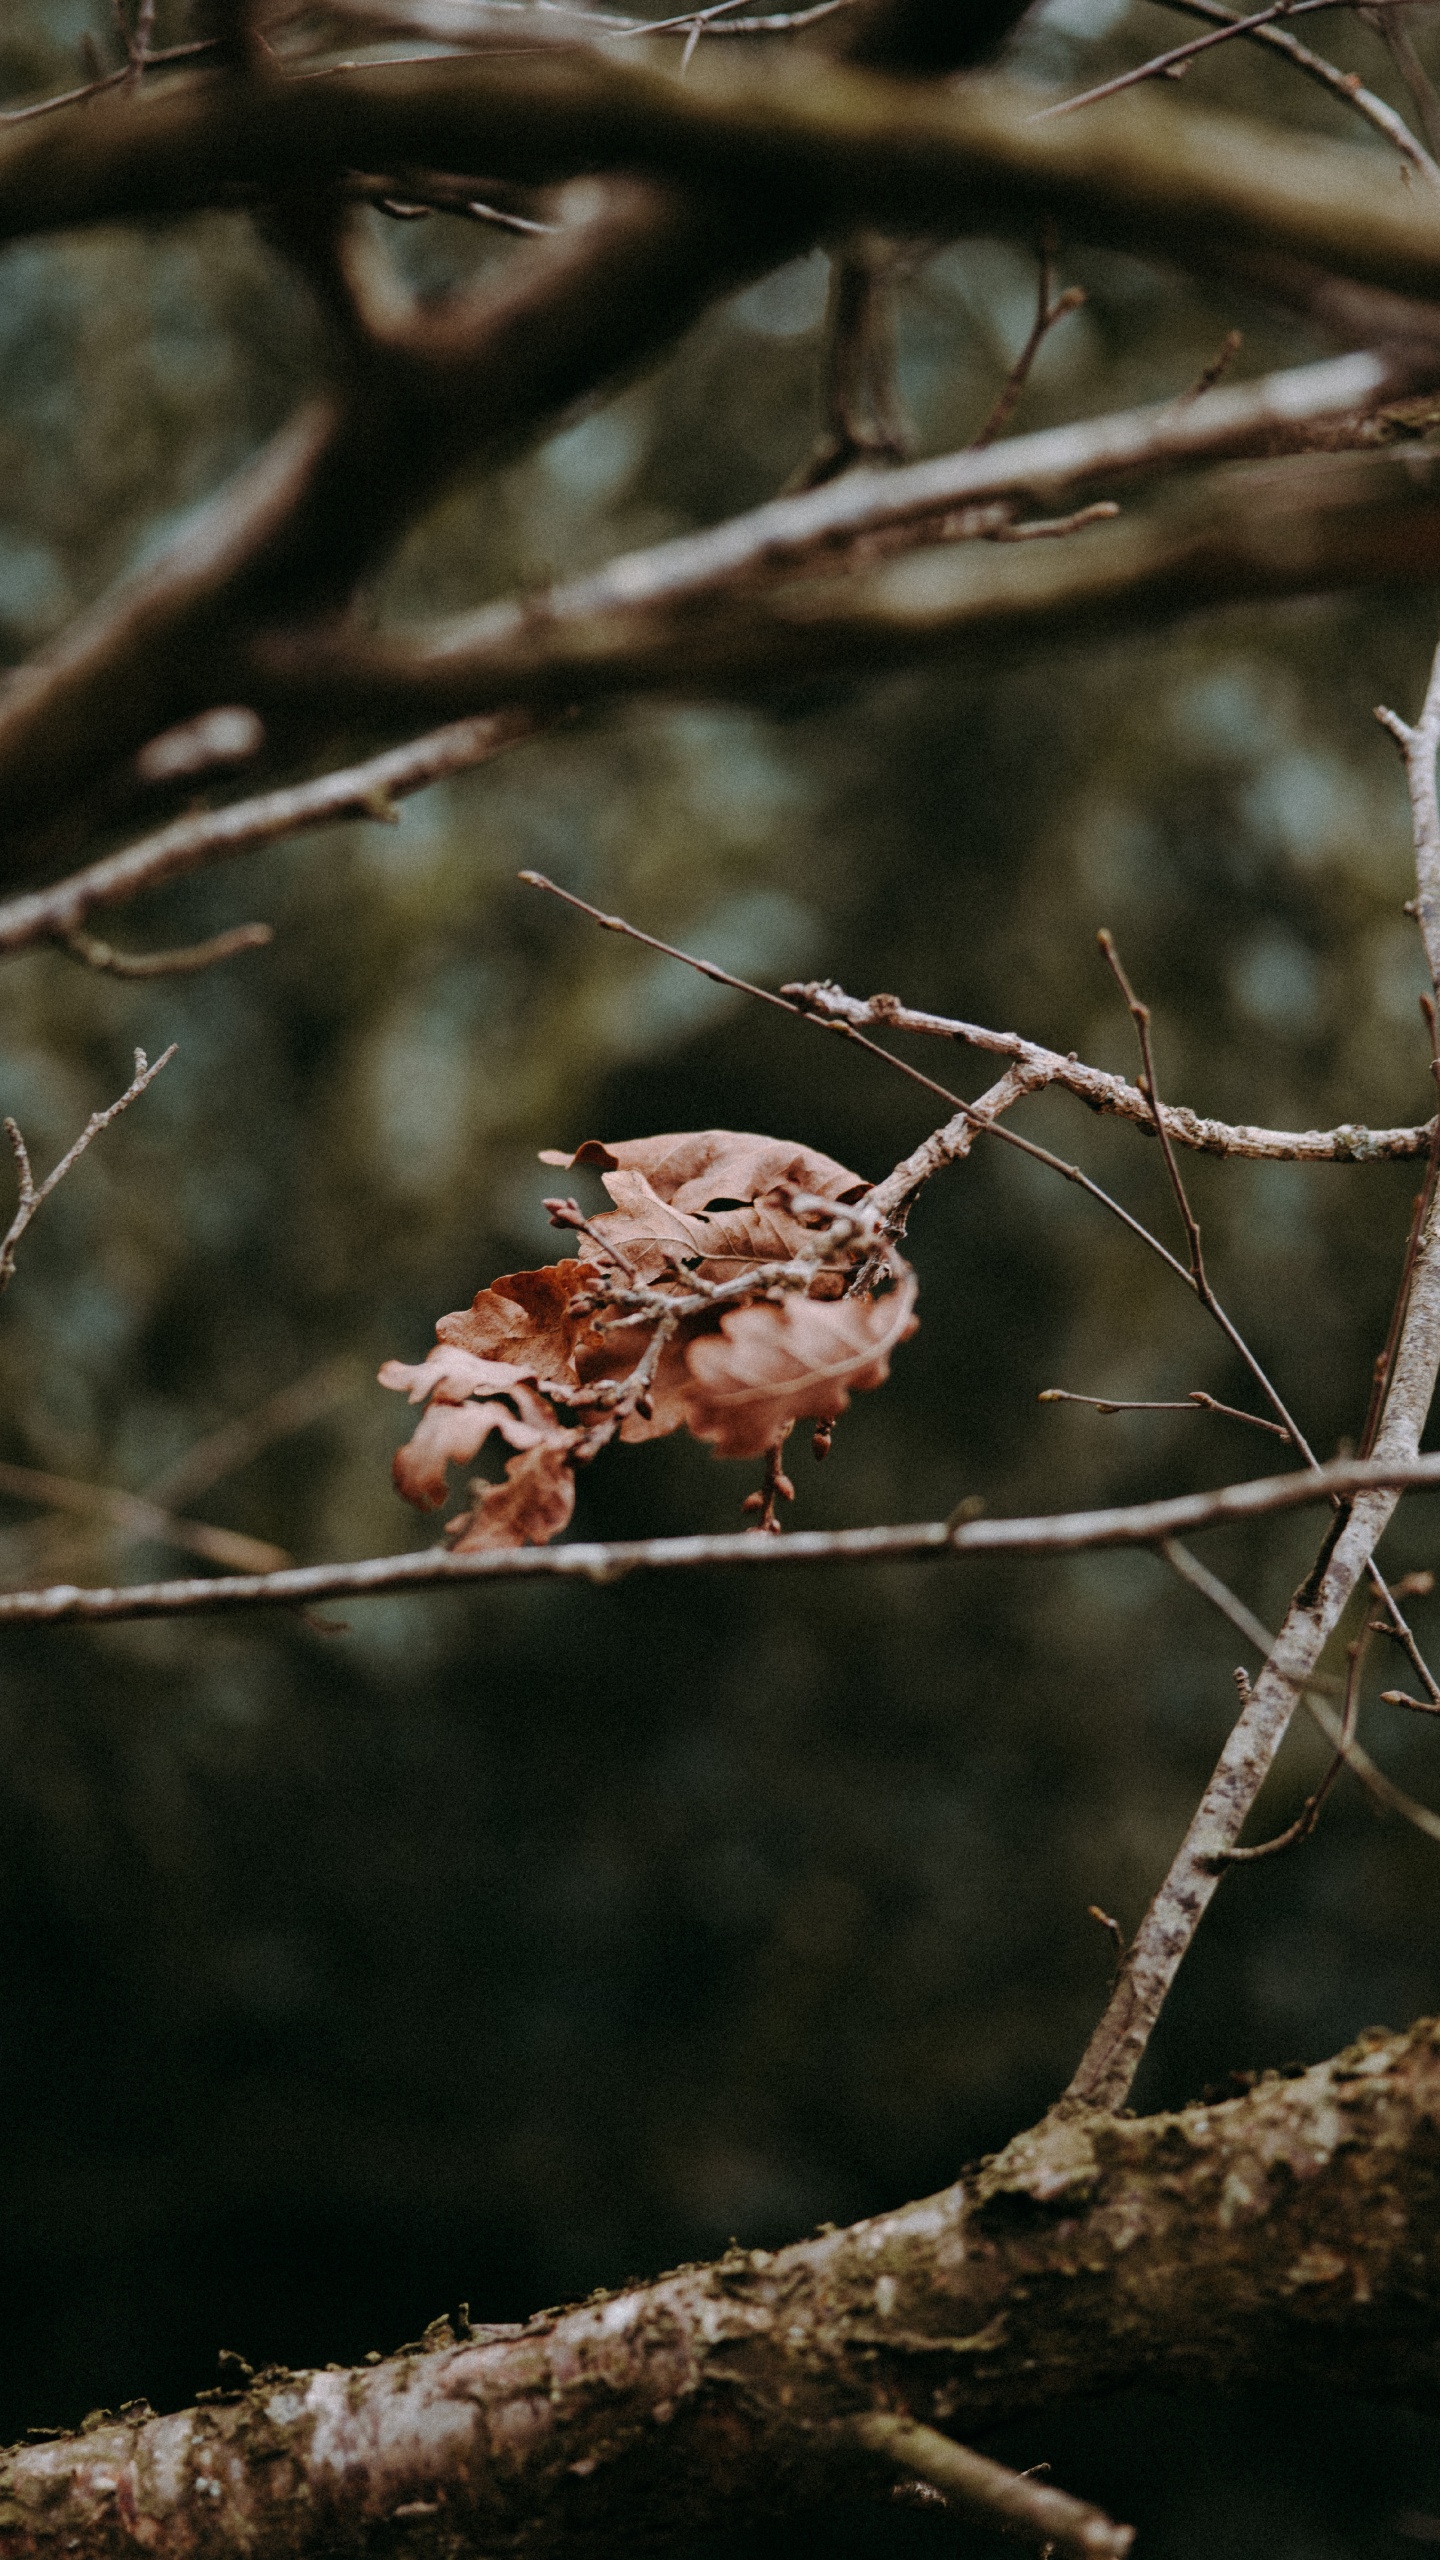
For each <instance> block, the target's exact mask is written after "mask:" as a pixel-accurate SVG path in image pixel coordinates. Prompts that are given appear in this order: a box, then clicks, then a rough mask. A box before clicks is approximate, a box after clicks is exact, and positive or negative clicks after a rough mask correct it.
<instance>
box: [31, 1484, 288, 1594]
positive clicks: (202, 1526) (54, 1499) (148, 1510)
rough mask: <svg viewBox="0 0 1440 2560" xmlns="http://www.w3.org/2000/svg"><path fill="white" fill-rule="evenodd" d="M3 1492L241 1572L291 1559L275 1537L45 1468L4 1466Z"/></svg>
mask: <svg viewBox="0 0 1440 2560" xmlns="http://www.w3.org/2000/svg"><path fill="white" fill-rule="evenodd" d="M0 1493H3V1494H9V1495H10V1496H11V1497H12V1498H13V1499H14V1500H15V1501H16V1502H35V1503H39V1504H40V1505H41V1506H42V1507H43V1508H44V1509H45V1510H46V1511H69V1512H75V1513H78V1514H79V1515H80V1516H81V1517H82V1518H85V1519H92V1520H93V1519H95V1518H96V1517H98V1518H100V1519H102V1520H105V1521H107V1522H109V1523H110V1524H111V1525H112V1526H113V1527H115V1528H117V1529H123V1530H125V1531H126V1533H127V1535H128V1536H130V1537H132V1538H149V1539H153V1540H155V1541H156V1542H157V1543H158V1544H159V1545H161V1546H166V1547H184V1548H188V1550H189V1551H190V1553H191V1554H192V1555H197V1556H204V1557H206V1558H207V1559H208V1561H209V1562H210V1563H211V1564H219V1565H226V1566H228V1567H229V1568H230V1569H231V1570H232V1571H234V1572H237V1573H250V1574H256V1573H276V1572H279V1571H282V1570H283V1569H284V1568H285V1567H286V1566H287V1565H288V1564H289V1562H290V1558H289V1556H288V1555H287V1553H286V1551H285V1549H284V1548H283V1547H277V1546H275V1545H274V1544H273V1543H272V1541H271V1540H270V1539H269V1538H250V1537H246V1536H245V1535H244V1534H243V1532H242V1531H240V1530H238V1529H215V1528H212V1527H211V1525H210V1523H209V1522H208V1521H205V1520H182V1519H179V1518H177V1516H176V1514H175V1513H174V1512H173V1511H169V1510H167V1509H166V1508H165V1507H164V1506H163V1505H162V1504H161V1503H158V1502H154V1501H150V1500H147V1498H146V1497H145V1496H144V1495H143V1494H138V1493H124V1492H122V1491H121V1490H120V1489H119V1487H118V1486H113V1485H103V1484H84V1483H80V1482H77V1481H76V1480H75V1479H73V1478H72V1477H70V1476H53V1475H50V1474H48V1473H46V1471H45V1470H44V1469H43V1468H40V1467H17V1466H12V1465H9V1464H0Z"/></svg>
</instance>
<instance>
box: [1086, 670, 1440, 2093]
mask: <svg viewBox="0 0 1440 2560" xmlns="http://www.w3.org/2000/svg"><path fill="white" fill-rule="evenodd" d="M1379 716H1380V717H1381V718H1382V720H1383V721H1384V723H1385V725H1386V727H1387V728H1389V729H1390V730H1391V731H1392V733H1393V734H1394V735H1395V736H1396V737H1397V738H1398V739H1399V740H1400V743H1401V746H1402V748H1403V749H1404V753H1405V760H1406V771H1407V776H1408V780H1409V785H1410V798H1411V811H1412V819H1413V826H1414V837H1415V865H1416V878H1417V883H1418V894H1417V898H1416V901H1415V912H1416V915H1417V918H1418V920H1419V923H1420V928H1421V933H1422V936H1423V938H1424V942H1425V952H1426V958H1427V960H1428V961H1429V964H1430V970H1431V978H1432V984H1433V983H1437V982H1440V806H1437V797H1436V777H1435V756H1436V750H1437V745H1440V650H1437V652H1436V656H1435V662H1434V665H1433V667H1432V670H1431V677H1430V684H1429V687H1428V690H1427V693H1426V698H1425V707H1424V710H1423V711H1422V714H1421V717H1420V720H1419V722H1418V723H1417V725H1416V726H1415V727H1414V728H1413V729H1412V728H1411V727H1410V726H1409V725H1408V724H1407V723H1406V722H1404V721H1401V720H1399V719H1397V717H1396V715H1395V714H1394V713H1393V712H1382V713H1381V714H1380V715H1379ZM1401 1288H1402V1294H1403V1295H1404V1297H1405V1312H1404V1317H1403V1320H1402V1322H1401V1325H1400V1328H1399V1333H1398V1338H1397V1340H1396V1347H1395V1357H1394V1361H1393V1363H1392V1366H1391V1370H1390V1374H1389V1377H1388V1380H1387V1383H1386V1391H1385V1401H1384V1408H1383V1413H1382V1416H1381V1419H1380V1424H1379V1428H1378V1430H1377V1431H1376V1435H1375V1444H1374V1445H1375V1451H1376V1455H1377V1457H1381V1458H1384V1459H1387V1460H1388V1459H1395V1460H1396V1461H1402V1460H1404V1459H1407V1458H1413V1456H1414V1454H1415V1452H1416V1451H1417V1449H1418V1448H1419V1444H1420V1436H1421V1433H1422V1431H1423V1430H1424V1427H1425V1422H1426V1418H1427V1416H1428V1414H1429V1410H1430V1404H1431V1399H1432V1397H1433V1395H1434V1392H1435V1381H1436V1375H1437V1372H1440V1217H1437V1215H1436V1211H1435V1207H1434V1204H1433V1201H1432V1205H1431V1208H1430V1213H1429V1216H1428V1219H1427V1221H1426V1223H1425V1225H1424V1227H1423V1229H1422V1231H1421V1233H1420V1235H1419V1237H1418V1238H1417V1240H1416V1244H1415V1249H1414V1255H1413V1263H1412V1262H1411V1260H1410V1258H1409V1257H1408V1256H1407V1270H1406V1274H1405V1275H1404V1277H1403V1278H1402V1283H1401ZM1297 1445H1299V1446H1301V1447H1302V1448H1303V1447H1304V1444H1303V1442H1297ZM1306 1454H1307V1455H1308V1452H1307V1453H1306ZM1321 1472H1323V1471H1321ZM1315 1480H1316V1481H1318V1475H1317V1477H1316V1479H1315ZM1396 1500H1397V1496H1396V1494H1395V1493H1394V1492H1393V1491H1392V1492H1388V1493H1386V1492H1378V1491H1377V1492H1373V1493H1369V1494H1362V1495H1361V1496H1360V1497H1359V1498H1358V1499H1357V1500H1355V1501H1354V1502H1353V1503H1350V1502H1344V1503H1342V1505H1341V1507H1340V1509H1339V1510H1338V1511H1337V1514H1336V1519H1335V1522H1334V1525H1333V1527H1332V1529H1331V1532H1330V1535H1329V1536H1328V1538H1327V1539H1326V1541H1325V1543H1324V1545H1323V1546H1322V1548H1321V1551H1320V1554H1319V1556H1318V1558H1317V1559H1316V1563H1315V1565H1314V1567H1313V1569H1312V1571H1311V1573H1310V1576H1309V1578H1308V1579H1307V1581H1306V1582H1305V1583H1304V1584H1303V1585H1302V1587H1301V1589H1300V1590H1299V1592H1297V1594H1296V1596H1295V1598H1294V1600H1293V1601H1292V1602H1291V1605H1290V1607H1289V1609H1288V1611H1287V1612H1286V1616H1285V1622H1284V1624H1283V1626H1282V1627H1281V1630H1280V1633H1279V1635H1278V1637H1277V1639H1276V1641H1275V1644H1274V1646H1273V1648H1272V1650H1271V1652H1270V1654H1269V1657H1268V1659H1267V1661H1266V1663H1265V1666H1264V1669H1263V1670H1262V1671H1261V1674H1260V1677H1259V1679H1258V1680H1257V1681H1256V1682H1255V1685H1254V1688H1253V1690H1252V1691H1251V1692H1250V1694H1249V1695H1248V1696H1247V1698H1246V1699H1245V1701H1244V1704H1243V1705H1242V1708H1241V1713H1240V1715H1239V1717H1238V1719H1237V1721H1236V1723H1235V1726H1234V1728H1233V1730H1232V1731H1231V1734H1230V1737H1229V1739H1228V1741H1227V1742H1226V1745H1225V1748H1224V1750H1223V1751H1222V1753H1221V1755H1220V1759H1219V1762H1218V1763H1217V1765H1216V1768H1215V1771H1214V1773H1213V1775H1212V1777H1211V1779H1210V1782H1209V1784H1208V1785H1207V1787H1206V1789H1205V1793H1204V1795H1203V1797H1202V1799H1201V1801H1200V1804H1199V1806H1198V1807H1197V1809H1196V1812H1195V1814H1194V1816H1193V1818H1192V1820H1191V1822H1190V1825H1189V1828H1188V1830H1187V1832H1186V1835H1185V1839H1184V1841H1183V1842H1182V1844H1181V1847H1180V1850H1179V1852H1178V1853H1177V1855H1176V1857H1175V1859H1174V1861H1173V1863H1172V1865H1171V1868H1170V1872H1169V1874H1168V1875H1167V1877H1166V1878H1165V1881H1164V1883H1163V1884H1162V1885H1161V1887H1160V1890H1159V1892H1158V1893H1157V1894H1156V1896H1155V1899H1154V1901H1153V1902H1152V1903H1151V1905H1150V1908H1149V1910H1148V1911H1147V1913H1146V1915H1145V1918H1144V1920H1143V1921H1142V1923H1141V1925H1140V1928H1139V1930H1138V1932H1137V1934H1136V1937H1135V1939H1134V1941H1133V1943H1132V1945H1131V1949H1130V1953H1129V1955H1128V1957H1127V1958H1126V1962H1125V1967H1124V1970H1123V1972H1122V1974H1121V1977H1120V1980H1119V1982H1118V1983H1117V1985H1116V1988H1115V1991H1114V1993H1113V1995H1112V1997H1111V2000H1110V2002H1109V2005H1108V2006H1107V2009H1106V2011H1105V2015H1104V2017H1103V2018H1102V2019H1101V2021H1100V2024H1099V2025H1098V2027H1097V2028H1096V2030H1095V2033H1094V2035H1093V2036H1092V2037H1091V2039H1090V2043H1089V2045H1088V2047H1087V2048H1086V2052H1085V2055H1084V2057H1083V2059H1082V2061H1081V2063H1080V2066H1079V2069H1078V2070H1077V2072H1076V2074H1075V2076H1074V2078H1073V2080H1072V2081H1071V2083H1070V2088H1069V2090H1068V2092H1067V2096H1068V2097H1069V2098H1070V2099H1071V2100H1073V2101H1077V2102H1080V2103H1083V2104H1086V2105H1091V2106H1114V2105H1118V2104H1120V2103H1122V2102H1123V2100H1124V2098H1125V2096H1126V2095H1127V2093H1128V2091H1129V2089H1130V2086H1131V2083H1132V2081H1133V2079H1134V2076H1135V2073H1136V2070H1137V2069H1138V2067H1139V2064H1140V2061H1141V2058H1142V2056H1143V2054H1144V2052H1145V2048H1146V2045H1147V2044H1148V2042H1149V2039H1150V2035H1151V2032H1152V2030H1153V2028H1154V2025H1155V2022H1156V2020H1157V2019H1158V2017H1159V2015H1160V2011H1161V2009H1162V2007H1163V2005H1164V2002H1165V1999H1166V1996H1167V1994H1168V1992H1169V1989H1170V1985H1171V1983H1172V1982H1173V1980H1174V1978H1175V1975H1176V1973H1177V1971H1178V1970H1179V1967H1180V1965H1181V1964H1182V1962H1183V1961H1184V1958H1185V1954H1186V1952H1187V1950H1188V1948H1189V1946H1190V1943H1191V1941H1192V1939H1193V1937H1194V1935H1195V1931H1196V1930H1197V1928H1198V1927H1199V1925H1200V1922H1201V1920H1202V1919H1203V1918H1204V1915H1205V1912H1206V1910H1207V1908H1208V1906H1209V1904H1210V1901H1211V1899H1212V1897H1213V1895H1214V1893H1215V1890H1216V1886H1217V1884H1218V1882H1219V1879H1220V1877H1221V1875H1222V1874H1223V1873H1224V1871H1225V1865H1226V1862H1227V1858H1228V1853H1229V1852H1230V1851H1231V1850H1233V1849H1234V1848H1236V1847H1237V1846H1238V1844H1239V1839H1240V1834H1241V1831H1242V1829H1243V1827H1244V1824H1245V1821H1246V1818H1247V1816H1248V1814H1249V1811H1250V1808H1251V1806H1252V1805H1253V1803H1254V1801H1255V1799H1256V1797H1257V1795H1258V1794H1259V1792H1260V1789H1261V1787H1262V1786H1263V1784H1264V1782H1265V1779H1266V1777H1267V1776H1268V1774H1269V1771H1270V1769H1271V1767H1272V1765H1273V1763H1274V1759H1275V1754H1276V1752H1277V1751H1278V1749H1279V1747H1280V1744H1281V1742H1282V1741H1283V1739H1284V1737H1285V1734H1286V1733H1287V1731H1288V1730H1289V1726H1290V1720H1291V1717H1292V1716H1293V1714H1294V1711H1295V1707H1296V1705H1297V1703H1298V1701H1299V1699H1300V1697H1301V1695H1302V1694H1303V1692H1304V1690H1305V1688H1306V1686H1307V1684H1308V1682H1309V1680H1310V1678H1311V1676H1312V1675H1313V1673H1314V1671H1315V1669H1316V1668H1317V1666H1318V1663H1319V1660H1320V1656H1321V1653H1322V1651H1323V1649H1324V1646H1325V1644H1326V1642H1327V1640H1328V1638H1329V1636H1330V1635H1331V1633H1332V1632H1333V1630H1334V1628H1335V1627H1336V1625H1337V1624H1338V1622H1339V1620H1340V1617H1341V1615H1342V1613H1343V1611H1344V1609H1345V1607H1346V1605H1347V1603H1348V1602H1349V1599H1350V1597H1351V1594H1352V1592H1353V1591H1354V1589H1355V1587H1356V1585H1357V1583H1358V1582H1360V1581H1361V1580H1362V1579H1363V1578H1365V1577H1367V1576H1368V1577H1370V1578H1371V1579H1372V1580H1373V1582H1374V1584H1375V1587H1376V1589H1377V1590H1378V1591H1379V1592H1380V1594H1381V1596H1382V1599H1383V1600H1384V1601H1385V1602H1386V1603H1387V1606H1388V1611H1389V1614H1390V1616H1391V1620H1392V1623H1393V1624H1394V1625H1395V1626H1396V1630H1397V1632H1402V1631H1403V1638H1404V1639H1407V1640H1408V1642H1407V1650H1409V1651H1410V1653H1411V1657H1412V1659H1415V1660H1418V1658H1419V1657H1418V1649H1417V1648H1416V1647H1415V1644H1414V1638H1413V1636H1411V1635H1410V1631H1409V1629H1408V1627H1407V1626H1406V1625H1405V1621H1404V1619H1403V1617H1402V1616H1401V1613H1400V1610H1399V1608H1398V1604H1397V1603H1396V1602H1395V1601H1394V1599H1393V1598H1392V1597H1391V1595H1390V1594H1389V1592H1388V1591H1387V1590H1386V1588H1385V1585H1384V1583H1383V1581H1382V1580H1381V1578H1380V1577H1379V1575H1378V1572H1377V1571H1376V1569H1375V1566H1374V1550H1375V1547H1376V1545H1377V1544H1378V1542H1379V1539H1380V1536H1381V1534H1382V1532H1383V1531H1384V1529H1385V1527H1386V1525H1387V1523H1388V1522H1389V1520H1390V1518H1391V1515H1392V1513H1393V1512H1394V1509H1395V1504H1396ZM1425 1678H1426V1686H1427V1688H1431V1689H1433V1687H1434V1683H1433V1681H1432V1680H1431V1678H1430V1675H1429V1674H1428V1672H1427V1673H1426V1675H1425Z"/></svg>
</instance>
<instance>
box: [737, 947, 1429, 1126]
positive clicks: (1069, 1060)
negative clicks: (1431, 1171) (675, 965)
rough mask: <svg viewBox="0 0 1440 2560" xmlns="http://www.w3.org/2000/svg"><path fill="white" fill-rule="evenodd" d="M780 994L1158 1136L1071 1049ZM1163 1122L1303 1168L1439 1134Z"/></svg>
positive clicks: (813, 987) (1111, 1081)
mask: <svg viewBox="0 0 1440 2560" xmlns="http://www.w3.org/2000/svg"><path fill="white" fill-rule="evenodd" d="M781 993H782V995H786V996H789V997H790V998H791V999H792V1000H793V1001H794V1002H795V1003H796V1004H800V1005H803V1006H804V1007H805V1010H806V1011H807V1012H809V1013H817V1014H819V1015H820V1016H821V1017H822V1018H823V1019H824V1020H826V1021H835V1022H848V1023H851V1024H852V1025H853V1026H854V1027H855V1028H856V1029H860V1028H861V1027H862V1026H864V1025H868V1024H873V1025H874V1026H875V1028H876V1029H877V1030H879V1029H890V1030H895V1031H911V1032H921V1033H925V1034H928V1035H929V1036H930V1037H931V1038H933V1039H938V1040H954V1041H956V1042H958V1043H960V1044H962V1045H963V1046H965V1047H967V1048H972V1049H980V1050H983V1051H985V1052H987V1053H988V1054H989V1055H990V1056H991V1057H997V1058H1013V1059H1014V1060H1015V1061H1016V1063H1017V1064H1018V1065H1022V1066H1027V1067H1030V1068H1031V1069H1033V1071H1034V1073H1035V1075H1036V1077H1037V1079H1038V1081H1039V1082H1040V1083H1043V1084H1046V1085H1058V1086H1059V1087H1060V1088H1061V1089H1062V1090H1063V1091H1064V1092H1066V1093H1071V1094H1073V1095H1074V1096H1075V1098H1076V1100H1077V1101H1079V1102H1083V1103H1085V1104H1086V1105H1087V1107H1088V1108H1089V1109H1090V1110H1092V1111H1097V1112H1101V1113H1104V1114H1107V1115H1110V1116H1113V1117H1115V1118H1117V1119H1121V1120H1128V1121H1130V1122H1131V1123H1132V1125H1133V1126H1134V1127H1136V1128H1139V1129H1141V1130H1143V1131H1144V1132H1145V1133H1146V1135H1147V1136H1150V1137H1153V1136H1154V1135H1155V1109H1154V1105H1153V1103H1152V1102H1151V1099H1150V1096H1149V1095H1148V1094H1145V1093H1142V1092H1141V1090H1140V1088H1139V1086H1138V1085H1133V1084H1130V1083H1129V1082H1127V1080H1126V1078H1125V1077H1124V1076H1117V1075H1112V1074H1110V1073H1109V1072H1108V1071H1107V1070H1106V1069H1104V1068H1102V1067H1088V1066H1085V1065H1083V1064H1082V1063H1081V1061H1080V1060H1079V1059H1078V1058H1077V1057H1076V1055H1075V1053H1074V1051H1073V1049H1072V1050H1071V1052H1070V1054H1069V1055H1068V1057H1066V1056H1062V1055H1061V1053H1060V1051H1059V1050H1058V1049H1046V1048H1044V1047H1042V1045H1041V1044H1040V1042H1039V1041H1036V1040H1026V1039H1023V1038H1022V1037H1021V1036H1020V1034H1019V1033H1018V1032H1014V1031H990V1030H987V1029H986V1028H985V1027H984V1025H983V1024H981V1023H978V1022H961V1021H957V1020H956V1019H954V1018H953V1017H952V1016H951V1015H949V1014H942V1013H922V1012H918V1011H916V1010H915V1009H914V1007H912V1006H910V1005H903V1004H901V1002H900V1000H899V997H898V996H888V995H879V996H869V997H862V996H851V995H847V994H846V993H845V990H844V988H843V987H837V986H833V985H831V984H830V983H829V982H828V981H826V980H819V981H814V982H803V981H800V980H794V981H792V982H791V983H790V984H789V985H787V986H785V987H783V988H782V989H781ZM1161 1116H1162V1118H1163V1120H1164V1123H1165V1129H1166V1133H1167V1135H1168V1136H1169V1137H1170V1138H1171V1140H1172V1141H1173V1143H1174V1144H1175V1145H1176V1146H1179V1147H1193V1148H1195V1149H1196V1150H1197V1151H1198V1152H1199V1153H1200V1154H1202V1155H1215V1156H1243V1157H1247V1158H1251V1159H1268V1160H1272V1161H1273V1160H1277V1159H1278V1160H1279V1161H1281V1162H1283V1163H1301V1164H1379V1163H1393V1162H1396V1161H1400V1162H1404V1161H1405V1160H1407V1159H1408V1158H1410V1157H1413V1156H1423V1155H1427V1154H1428V1153H1429V1151H1430V1148H1431V1144H1432V1141H1433V1136H1434V1132H1435V1130H1436V1128H1437V1127H1440V1115H1437V1119H1436V1120H1435V1121H1428V1122H1426V1123H1424V1124H1423V1125H1422V1126H1419V1127H1416V1128H1410V1129H1367V1128H1363V1127H1361V1126H1360V1125H1359V1124H1358V1123H1356V1122H1352V1121H1346V1122H1344V1123H1343V1124H1342V1125H1341V1127H1340V1128H1338V1129H1260V1128H1254V1127H1251V1126H1248V1125H1244V1124H1242V1125H1239V1126H1237V1125H1235V1124H1233V1123H1231V1122H1230V1121H1226V1120H1204V1119H1202V1118H1201V1117H1200V1115H1199V1113H1198V1112H1194V1111H1189V1110H1186V1109H1184V1108H1183V1107H1177V1105H1176V1104H1174V1103H1164V1104H1162V1105H1161Z"/></svg>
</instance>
